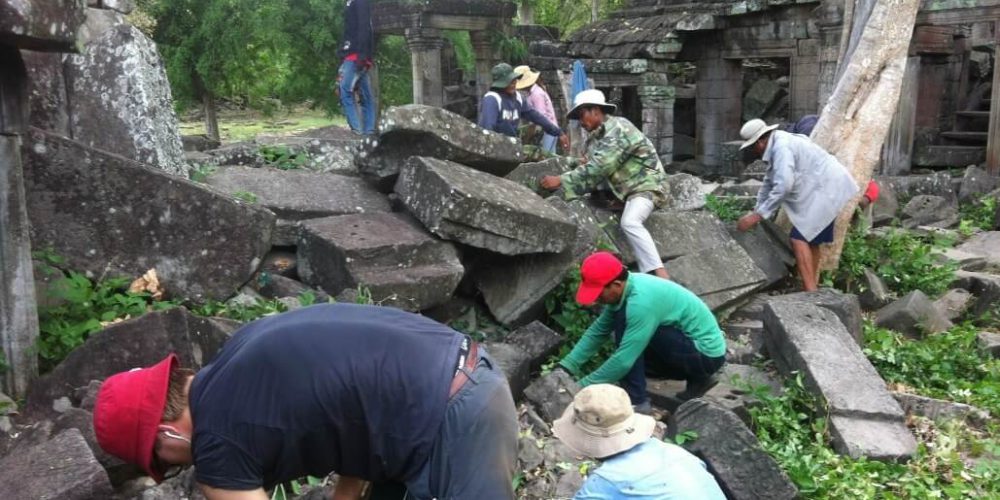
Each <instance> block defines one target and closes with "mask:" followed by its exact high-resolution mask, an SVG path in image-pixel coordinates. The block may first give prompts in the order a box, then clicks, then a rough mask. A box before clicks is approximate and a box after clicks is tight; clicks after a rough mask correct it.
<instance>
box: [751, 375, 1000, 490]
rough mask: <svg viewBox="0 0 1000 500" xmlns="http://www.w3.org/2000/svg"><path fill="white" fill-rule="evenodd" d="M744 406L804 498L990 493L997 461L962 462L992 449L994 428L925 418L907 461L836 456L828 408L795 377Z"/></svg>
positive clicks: (999, 482) (998, 480)
mask: <svg viewBox="0 0 1000 500" xmlns="http://www.w3.org/2000/svg"><path fill="white" fill-rule="evenodd" d="M755 394H756V396H757V399H758V400H759V401H760V404H758V405H755V406H752V407H751V408H750V416H751V419H752V422H753V428H754V433H755V434H756V435H757V437H758V438H759V439H760V443H761V446H762V447H763V448H764V450H765V451H767V452H768V453H769V454H770V455H771V456H773V457H774V458H775V460H777V462H778V463H779V464H780V465H781V467H782V468H783V469H784V470H785V471H786V472H787V473H788V475H789V477H790V478H791V479H792V481H793V482H794V483H795V484H796V486H798V488H799V490H800V492H801V494H802V495H803V496H804V497H805V498H829V499H842V498H887V499H899V498H942V497H947V498H996V495H998V494H1000V467H998V466H997V462H996V461H994V460H984V461H983V462H981V463H980V464H979V465H972V464H969V463H967V462H966V461H964V460H963V459H964V458H967V457H968V456H969V455H970V454H975V453H976V450H977V449H980V450H983V451H985V452H989V451H991V450H996V449H998V448H997V444H998V441H997V438H998V436H997V434H996V432H995V430H991V431H989V432H988V433H987V434H986V435H983V434H981V433H977V432H975V431H973V430H971V429H969V428H968V427H966V426H965V425H964V424H961V423H959V422H944V423H942V424H941V425H940V426H937V425H936V424H934V423H932V422H930V421H926V420H923V419H917V420H919V421H920V425H921V426H922V428H923V429H925V430H926V432H925V433H924V435H923V436H922V437H924V438H925V440H926V441H929V442H927V443H922V444H920V446H919V447H918V450H917V454H916V455H915V456H914V458H913V459H912V460H911V461H910V462H909V463H907V464H896V463H885V462H878V461H873V460H867V459H864V458H860V459H852V458H849V457H845V456H841V455H838V454H837V453H836V452H834V451H833V449H832V448H831V446H830V436H829V428H828V423H829V421H828V416H827V411H826V409H825V408H824V407H823V405H822V404H820V402H819V401H817V400H816V398H815V397H814V396H812V395H811V394H810V393H809V392H808V391H807V390H805V388H804V386H803V382H802V377H801V375H800V376H797V377H795V378H793V379H789V380H788V381H787V382H786V385H785V392H784V393H783V394H782V395H781V396H772V395H770V394H769V393H768V392H767V391H766V390H757V391H755Z"/></svg>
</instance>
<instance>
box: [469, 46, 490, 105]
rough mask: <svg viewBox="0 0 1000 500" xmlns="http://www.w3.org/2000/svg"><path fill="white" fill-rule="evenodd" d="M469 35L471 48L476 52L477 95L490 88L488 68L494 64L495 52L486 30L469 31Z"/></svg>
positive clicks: (479, 95) (480, 95)
mask: <svg viewBox="0 0 1000 500" xmlns="http://www.w3.org/2000/svg"><path fill="white" fill-rule="evenodd" d="M469 37H470V38H471V39H472V50H473V51H474V52H475V53H476V92H477V94H478V97H482V95H483V94H485V93H486V92H488V91H489V90H490V83H492V82H493V80H492V78H491V77H490V70H492V69H493V65H495V64H496V59H497V58H496V54H495V53H494V51H493V42H492V40H490V34H489V32H487V31H471V32H469Z"/></svg>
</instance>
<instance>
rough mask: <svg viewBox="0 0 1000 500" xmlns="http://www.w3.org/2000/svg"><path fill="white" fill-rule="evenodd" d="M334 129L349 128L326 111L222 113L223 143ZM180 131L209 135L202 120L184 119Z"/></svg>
mask: <svg viewBox="0 0 1000 500" xmlns="http://www.w3.org/2000/svg"><path fill="white" fill-rule="evenodd" d="M330 125H339V126H342V127H346V126H347V120H346V119H345V118H344V117H343V116H334V117H330V116H328V115H327V114H326V112H325V111H323V110H320V109H317V110H311V109H306V108H295V109H292V110H290V111H288V112H285V113H275V114H273V115H272V116H264V115H263V114H261V113H260V112H256V111H225V110H220V111H219V135H220V136H221V138H222V142H239V141H247V140H251V139H253V138H255V137H257V136H258V135H260V134H269V135H291V134H296V133H299V132H305V131H306V130H311V129H314V128H320V127H328V126H330ZM180 130H181V134H183V135H195V134H204V133H205V124H204V122H203V121H202V120H200V119H192V117H188V118H187V119H182V121H181V122H180Z"/></svg>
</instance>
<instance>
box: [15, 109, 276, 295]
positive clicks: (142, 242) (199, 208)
mask: <svg viewBox="0 0 1000 500" xmlns="http://www.w3.org/2000/svg"><path fill="white" fill-rule="evenodd" d="M25 139H26V141H25V145H24V148H23V151H24V153H25V160H26V161H25V164H24V166H25V170H24V173H25V186H24V187H25V192H26V194H27V201H28V203H27V205H28V217H29V218H30V219H31V221H32V242H33V243H34V246H35V247H36V248H48V247H51V248H52V249H53V250H54V251H55V253H57V254H59V255H61V256H62V257H64V258H65V259H66V265H67V267H69V268H71V269H75V270H78V271H81V272H84V273H87V275H88V276H92V277H93V276H106V277H126V278H134V277H136V276H139V275H141V274H143V273H145V272H146V271H148V270H149V269H156V272H157V274H158V275H159V278H160V282H161V283H162V284H163V286H164V287H165V288H166V291H167V293H168V294H170V295H171V296H174V297H179V298H185V299H189V300H193V301H203V300H206V299H216V300H222V299H225V298H227V297H229V296H230V295H231V294H232V293H233V291H234V290H236V289H237V288H239V286H240V285H242V284H243V283H245V282H246V281H248V280H249V279H250V277H251V276H253V273H254V272H255V271H256V269H257V266H258V265H259V263H260V260H261V259H262V258H263V257H264V255H265V254H266V253H267V250H268V249H269V248H270V246H271V231H272V228H273V226H274V215H273V214H271V213H270V212H269V211H267V210H265V209H263V208H260V207H257V206H254V205H249V204H246V203H243V202H240V201H237V200H235V199H233V198H231V197H228V196H221V195H219V194H217V193H215V192H214V191H211V190H209V189H207V188H205V187H203V186H201V185H199V184H196V183H193V182H190V181H188V180H186V179H180V178H177V177H175V176H172V175H169V174H166V173H165V172H163V171H161V170H156V169H151V168H147V167H145V166H143V165H141V164H139V163H136V162H133V161H131V160H127V159H125V158H122V157H120V156H116V155H111V154H108V153H105V152H102V151H98V150H94V149H91V148H88V147H86V146H84V145H83V144H80V143H79V142H76V141H72V140H69V139H65V138H62V137H58V136H56V135H54V134H50V133H48V132H44V131H41V130H37V129H32V131H31V133H30V135H29V136H27V137H26V138H25Z"/></svg>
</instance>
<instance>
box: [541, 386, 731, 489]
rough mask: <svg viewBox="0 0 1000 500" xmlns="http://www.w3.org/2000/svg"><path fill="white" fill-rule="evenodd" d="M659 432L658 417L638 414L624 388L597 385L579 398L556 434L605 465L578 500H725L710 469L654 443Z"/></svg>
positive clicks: (680, 450)
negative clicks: (600, 499)
mask: <svg viewBox="0 0 1000 500" xmlns="http://www.w3.org/2000/svg"><path fill="white" fill-rule="evenodd" d="M655 426H656V421H655V420H653V418H652V417H649V416H646V415H641V414H638V413H635V412H634V411H632V403H631V402H630V400H629V397H628V394H626V393H625V391H624V390H623V389H621V388H620V387H616V386H613V385H610V384H596V385H591V386H588V387H585V388H583V389H582V390H581V391H580V392H579V393H577V395H576V397H575V398H573V403H572V404H570V405H569V406H568V407H567V408H566V411H565V412H564V413H563V416H562V417H561V418H559V420H556V421H555V422H554V423H553V427H552V431H553V433H554V434H555V435H556V437H557V438H559V439H560V440H561V441H562V442H563V443H565V444H566V445H567V446H569V447H570V448H572V449H574V450H576V451H577V452H579V453H581V454H583V455H586V456H588V457H592V458H597V459H600V460H602V461H603V462H604V463H603V464H602V465H601V466H600V467H599V468H597V469H596V470H595V471H593V472H591V473H590V475H589V477H588V478H587V481H586V482H585V483H584V484H583V487H581V488H580V491H578V492H577V493H576V495H574V496H573V498H574V500H585V499H597V498H602V499H603V498H626V497H627V498H630V499H644V498H645V499H662V498H672V499H692V500H695V499H698V500H716V499H718V500H723V499H725V498H726V497H725V495H724V494H723V493H722V489H721V488H720V487H719V485H718V483H716V482H715V478H714V477H712V475H711V474H709V472H708V471H707V470H706V469H705V464H704V463H703V462H702V461H701V460H699V459H698V457H696V456H694V455H692V454H691V453H688V452H687V451H686V450H684V448H681V447H680V446H676V445H673V444H669V443H665V442H663V441H660V440H659V439H656V438H654V437H653V429H654V427H655Z"/></svg>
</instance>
